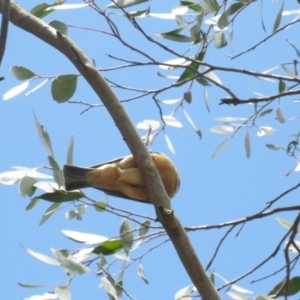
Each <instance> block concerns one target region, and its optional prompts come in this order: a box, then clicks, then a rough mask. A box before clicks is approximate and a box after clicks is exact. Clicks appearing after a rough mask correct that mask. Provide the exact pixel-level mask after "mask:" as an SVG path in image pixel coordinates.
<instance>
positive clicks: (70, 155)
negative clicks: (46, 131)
mask: <svg viewBox="0 0 300 300" xmlns="http://www.w3.org/2000/svg"><path fill="white" fill-rule="evenodd" d="M73 150H74V135H71V139H70V143H69V147H68V153H67V164H68V165H73Z"/></svg>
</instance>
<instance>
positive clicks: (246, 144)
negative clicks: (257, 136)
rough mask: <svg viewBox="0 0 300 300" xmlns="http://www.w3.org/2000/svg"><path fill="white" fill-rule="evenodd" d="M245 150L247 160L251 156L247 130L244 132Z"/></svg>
mask: <svg viewBox="0 0 300 300" xmlns="http://www.w3.org/2000/svg"><path fill="white" fill-rule="evenodd" d="M245 149H246V156H247V158H249V157H250V154H251V144H250V135H249V130H248V129H247V130H246V135H245Z"/></svg>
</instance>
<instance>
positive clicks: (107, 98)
mask: <svg viewBox="0 0 300 300" xmlns="http://www.w3.org/2000/svg"><path fill="white" fill-rule="evenodd" d="M3 1H4V0H0V7H1V8H0V9H1V13H2V4H3ZM10 21H11V22H12V23H13V24H15V25H16V26H18V27H20V28H21V29H22V30H25V31H27V32H29V33H30V34H33V35H35V36H36V37H37V38H39V39H40V40H42V41H44V42H45V43H47V44H49V45H50V46H52V47H54V48H56V49H57V50H58V51H60V52H61V53H62V54H64V55H65V56H66V57H67V58H68V59H69V60H70V62H71V63H72V64H73V65H74V66H75V67H76V69H77V70H78V71H79V72H80V73H81V74H82V76H83V77H84V78H85V79H86V80H87V82H88V83H89V85H90V86H91V87H92V88H93V90H94V91H95V92H96V94H97V95H98V96H99V98H100V99H101V100H102V102H103V104H104V105H105V107H106V109H107V110H108V112H109V113H110V115H111V117H112V118H113V120H114V122H115V124H116V126H117V127H118V129H119V131H120V132H121V134H122V136H123V138H124V141H125V142H126V144H127V145H128V147H129V149H130V151H131V152H132V154H133V155H134V157H135V160H136V162H137V165H138V167H139V169H140V171H141V174H142V177H143V179H144V181H145V183H146V185H147V187H148V189H149V193H150V198H151V201H152V202H153V205H154V207H155V209H156V213H157V217H158V219H159V221H160V222H161V223H162V225H163V226H164V228H165V230H166V232H167V233H168V235H169V237H170V239H171V240H172V242H173V244H174V247H175V249H176V251H177V253H178V255H179V258H180V260H181V262H182V264H183V265H184V267H185V269H186V271H187V273H188V274H189V276H190V278H191V280H192V282H193V284H194V285H195V287H196V288H197V290H198V292H199V294H200V295H201V296H202V298H203V299H204V300H221V298H220V296H219V294H218V292H217V291H216V289H215V287H214V286H213V284H212V282H211V281H210V279H209V278H208V276H207V275H206V273H205V270H204V268H203V266H202V264H201V262H200V260H199V259H198V257H197V254H196V252H195V250H194V249H193V247H192V244H191V242H190V240H189V237H188V236H187V234H186V232H185V230H184V228H183V227H182V225H181V224H180V222H179V220H178V219H177V217H176V216H175V214H174V212H173V209H172V207H171V202H170V200H169V198H168V196H167V194H166V191H165V189H164V186H163V184H162V181H161V179H160V177H159V174H158V172H157V170H156V167H155V165H154V163H153V161H152V159H151V158H150V156H149V153H148V151H147V148H146V146H145V145H144V144H143V143H142V141H141V139H140V137H139V135H138V133H137V131H136V129H135V127H134V125H133V124H132V122H131V120H130V118H129V116H128V115H127V113H126V111H125V109H124V108H123V106H122V104H121V103H120V101H119V100H118V98H117V97H116V95H115V94H114V92H113V91H112V89H111V88H110V86H109V85H108V84H107V82H106V81H105V79H104V78H103V77H102V75H101V74H100V73H99V72H98V70H97V69H96V68H95V67H94V65H93V63H92V62H91V61H90V60H89V58H88V57H87V56H86V55H85V54H84V53H83V52H82V51H81V49H80V48H79V47H78V46H77V45H76V44H75V43H74V42H73V41H71V40H70V39H69V38H68V37H66V36H64V35H62V34H61V33H60V32H57V31H56V30H55V29H54V28H52V27H51V26H49V25H48V24H46V23H45V22H43V21H42V20H40V19H38V18H36V17H34V16H33V15H31V14H30V13H29V12H27V11H26V10H24V9H23V8H22V7H20V6H19V5H18V4H17V3H16V2H14V1H12V2H11V7H10Z"/></svg>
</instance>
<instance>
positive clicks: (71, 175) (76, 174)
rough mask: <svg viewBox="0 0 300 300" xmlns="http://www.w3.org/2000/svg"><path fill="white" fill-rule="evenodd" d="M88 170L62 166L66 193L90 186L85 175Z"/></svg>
mask: <svg viewBox="0 0 300 300" xmlns="http://www.w3.org/2000/svg"><path fill="white" fill-rule="evenodd" d="M89 171H91V169H90V168H81V167H76V166H71V165H64V167H63V172H64V178H65V188H66V190H67V191H72V190H78V189H83V188H86V187H89V186H90V185H89V184H88V183H87V182H86V176H85V175H86V173H87V172H89Z"/></svg>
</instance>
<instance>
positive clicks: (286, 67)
mask: <svg viewBox="0 0 300 300" xmlns="http://www.w3.org/2000/svg"><path fill="white" fill-rule="evenodd" d="M282 67H283V69H284V71H285V72H286V73H287V74H288V75H289V76H290V77H293V78H294V77H296V74H295V73H294V72H293V71H292V70H291V69H290V68H289V67H288V66H286V65H282Z"/></svg>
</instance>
